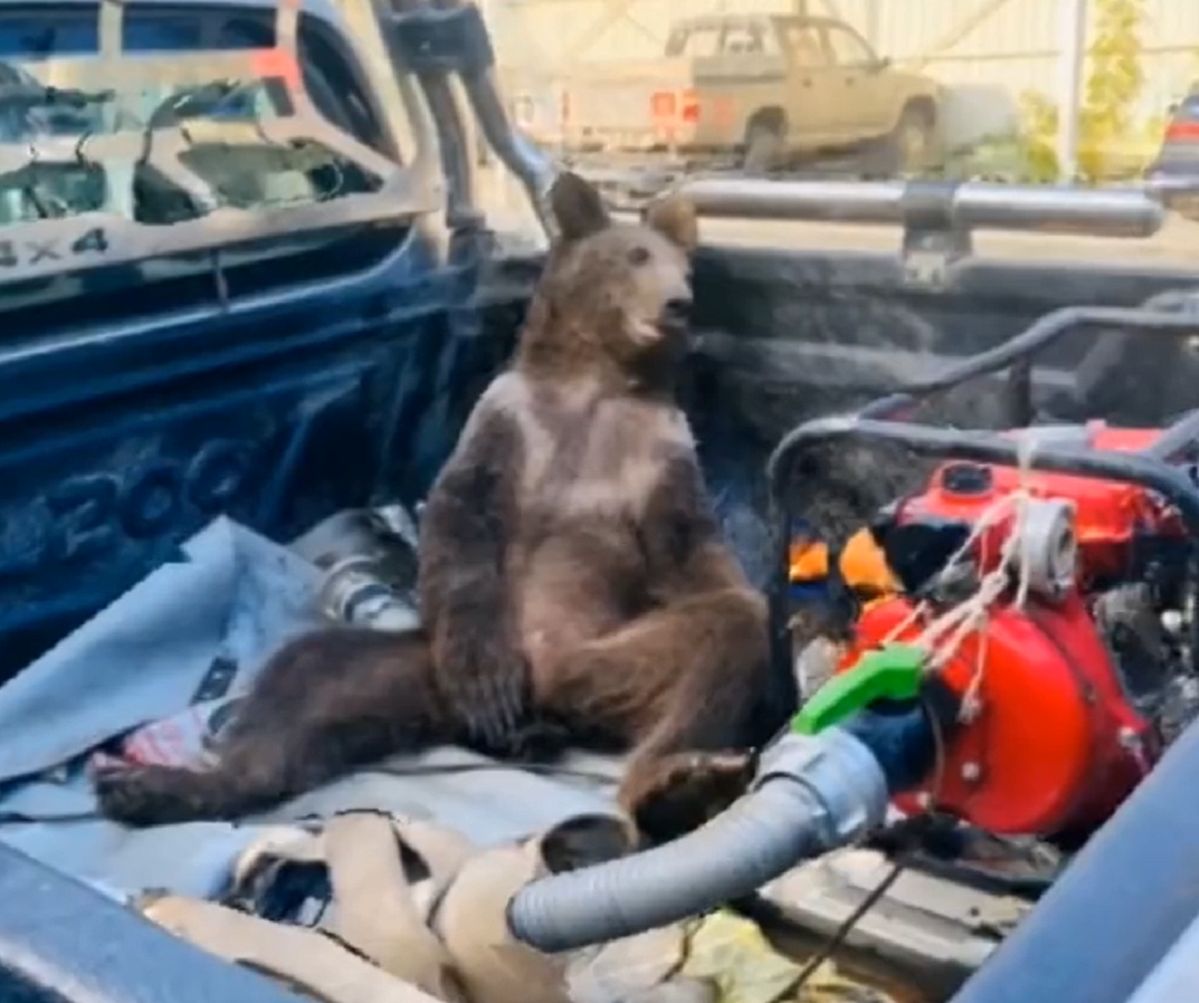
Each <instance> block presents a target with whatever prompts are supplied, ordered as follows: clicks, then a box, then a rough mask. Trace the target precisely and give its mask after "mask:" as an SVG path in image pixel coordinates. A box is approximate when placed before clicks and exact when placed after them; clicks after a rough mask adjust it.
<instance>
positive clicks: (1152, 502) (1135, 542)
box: [843, 424, 1195, 835]
mask: <svg viewBox="0 0 1199 1003" xmlns="http://www.w3.org/2000/svg"><path fill="white" fill-rule="evenodd" d="M1037 434H1038V435H1039V436H1063V437H1066V436H1068V437H1071V441H1072V444H1078V445H1082V444H1084V443H1085V444H1086V445H1087V446H1089V447H1090V448H1092V449H1096V450H1108V451H1112V450H1114V451H1119V450H1141V449H1144V448H1146V447H1147V446H1149V445H1150V444H1151V443H1152V442H1153V441H1154V440H1155V439H1156V438H1157V436H1158V434H1159V433H1157V432H1155V431H1146V430H1133V429H1115V428H1108V427H1107V426H1105V425H1103V424H1092V425H1088V426H1083V427H1077V426H1075V427H1070V428H1062V429H1038V430H1037ZM1079 440H1081V441H1079ZM1017 492H1020V498H1021V501H1020V504H1019V506H1017V504H1016V503H1015V501H1016V493H1017ZM1025 499H1027V500H1025ZM1013 534H1017V538H1016V539H1013V538H1012V537H1013ZM878 535H879V537H880V539H881V540H882V541H883V543H884V550H885V552H886V556H887V560H888V563H889V565H890V566H891V567H892V568H893V569H894V570H895V571H896V573H897V575H898V577H899V578H900V579H901V580H902V581H903V584H904V589H905V593H906V594H905V595H903V596H902V597H893V598H887V599H884V600H882V601H880V602H876V603H874V604H872V605H871V606H869V607H867V609H866V610H865V612H864V613H863V614H862V615H861V617H860V618H859V621H858V623H857V627H856V634H855V641H854V644H853V647H852V650H850V651H849V652H848V653H847V655H846V656H845V658H844V660H843V667H848V666H851V665H853V664H854V663H856V661H857V660H858V658H859V657H860V656H861V654H862V653H863V652H865V651H867V650H870V649H872V648H874V647H876V646H878V645H879V644H881V643H882V642H883V641H885V640H902V641H912V640H915V639H917V638H918V637H920V636H921V635H922V634H924V633H925V631H926V629H927V627H928V625H929V624H930V623H931V622H932V621H933V620H935V619H936V618H937V617H938V616H939V615H941V614H943V613H944V612H945V611H946V610H948V609H953V608H954V607H955V605H960V604H961V603H963V602H968V601H969V599H970V597H971V596H972V595H977V594H978V589H979V586H980V583H981V582H982V580H983V579H984V577H985V576H987V575H988V573H989V572H995V571H996V569H997V568H1000V565H1001V563H1002V562H1003V561H1004V560H1005V548H1006V558H1007V560H1008V562H1009V563H1008V564H1007V565H1004V568H1005V569H1008V568H1010V569H1012V573H1011V574H1010V576H1009V584H1008V586H1007V587H1006V588H1005V589H1004V591H1003V592H1002V593H1001V594H1000V595H999V598H998V599H996V600H995V601H993V602H991V603H990V604H989V605H988V606H987V608H986V613H985V619H983V620H982V621H981V622H980V623H978V624H977V625H976V626H975V627H974V628H972V629H970V630H969V631H968V632H965V633H964V634H963V635H962V636H959V637H957V638H955V639H954V641H953V644H952V650H950V649H948V648H944V647H941V648H940V649H938V647H937V645H938V644H940V645H945V644H949V643H950V642H949V641H947V640H946V639H945V638H941V639H940V641H937V640H936V639H934V641H933V644H934V647H933V651H934V652H937V653H938V654H940V655H941V656H943V659H944V664H943V666H942V669H941V672H942V677H943V679H944V680H945V681H946V682H947V683H948V684H949V686H950V688H951V689H952V690H954V691H955V692H956V693H958V694H959V695H961V696H966V695H967V694H971V695H972V699H971V700H969V701H968V703H969V705H970V706H971V707H973V708H974V713H973V715H970V714H967V715H966V719H965V720H964V721H963V723H962V726H961V727H960V728H959V729H957V730H956V731H955V732H954V733H953V734H952V736H951V737H950V738H949V740H948V743H947V746H946V750H945V756H944V762H943V769H942V770H941V771H940V776H939V777H933V778H929V781H928V787H926V788H925V789H924V790H923V791H917V792H913V793H912V794H911V795H910V796H905V797H904V799H903V800H902V802H901V804H900V806H901V807H902V808H904V809H906V810H909V811H910V810H914V809H915V808H916V807H917V806H918V805H920V804H921V803H926V802H925V801H924V799H926V798H934V797H935V800H936V802H937V804H938V805H939V806H940V807H942V808H943V809H945V810H948V811H951V812H953V813H955V814H958V815H960V816H961V817H963V818H966V819H968V820H969V821H971V822H972V823H974V824H976V825H978V826H980V827H982V828H985V829H988V830H990V831H992V832H996V833H1009V834H1015V833H1029V834H1041V835H1055V834H1062V833H1065V832H1074V831H1077V830H1080V829H1081V830H1085V829H1087V828H1089V827H1091V826H1092V825H1094V824H1095V823H1097V822H1099V821H1101V820H1102V819H1103V818H1104V817H1106V815H1107V814H1109V813H1110V812H1111V811H1112V810H1113V809H1114V808H1115V807H1116V806H1117V805H1118V804H1119V803H1120V801H1121V800H1122V799H1123V798H1124V797H1126V796H1127V794H1128V793H1129V792H1130V790H1131V789H1132V787H1133V786H1134V785H1135V784H1136V783H1137V782H1138V780H1139V779H1140V778H1141V777H1142V776H1143V775H1144V774H1145V772H1147V770H1148V769H1149V768H1150V766H1151V765H1152V763H1153V761H1154V759H1155V758H1156V756H1157V755H1158V754H1159V750H1160V748H1161V746H1162V743H1163V741H1164V740H1165V739H1166V738H1168V737H1169V735H1170V732H1171V728H1172V727H1174V726H1175V725H1176V724H1178V723H1179V722H1178V721H1176V719H1178V718H1180V717H1189V716H1190V714H1191V713H1192V712H1193V708H1192V705H1193V704H1194V703H1195V695H1194V693H1193V692H1191V690H1190V689H1188V686H1192V685H1193V684H1192V683H1191V682H1190V679H1191V677H1190V665H1191V654H1190V651H1189V631H1188V630H1186V629H1184V626H1185V620H1186V619H1187V617H1188V616H1189V609H1190V607H1191V603H1190V601H1189V584H1188V582H1189V578H1188V576H1187V567H1186V565H1187V557H1186V554H1187V548H1186V547H1185V546H1183V545H1182V540H1183V538H1184V535H1185V534H1184V530H1183V527H1182V525H1181V523H1180V520H1179V518H1178V516H1177V514H1176V512H1175V511H1173V510H1172V509H1171V508H1170V507H1169V506H1167V505H1165V504H1163V503H1162V502H1161V501H1160V500H1159V499H1158V498H1157V497H1155V496H1154V495H1153V494H1152V493H1151V492H1149V491H1146V490H1145V489H1143V488H1141V487H1137V486H1134V485H1126V484H1120V483H1113V482H1109V481H1102V480H1095V479H1091V478H1084V477H1077V476H1064V475H1055V474H1048V473H1041V472H1034V471H1028V472H1025V473H1023V474H1022V472H1021V471H1019V470H1017V469H1015V468H1012V467H998V466H983V465H976V464H964V463H949V464H945V465H943V466H941V467H940V468H939V469H937V470H936V471H935V472H934V474H933V476H932V479H931V483H929V484H928V485H927V488H926V489H925V490H924V491H923V493H921V494H919V495H917V496H915V497H911V498H908V499H906V500H904V501H902V502H900V503H898V504H896V505H895V506H894V508H893V510H892V512H891V513H890V516H889V519H888V520H887V524H886V525H885V526H883V527H882V528H881V529H880V531H879V533H878ZM1009 541H1010V542H1011V546H1008V544H1009ZM957 553H960V554H961V555H962V556H961V557H960V559H958V560H957V561H955V562H953V569H952V570H950V569H947V567H946V564H945V562H946V561H947V560H948V559H949V558H950V557H952V556H953V555H954V554H957ZM1013 554H1015V555H1016V560H1015V561H1014V562H1013V561H1012V556H1013ZM1021 580H1023V583H1024V586H1025V589H1026V592H1025V595H1024V602H1023V604H1022V605H1021V604H1020V603H1019V602H1018V601H1017V600H1018V593H1019V584H1020V582H1021ZM1184 666H1185V669H1184ZM975 696H976V697H977V699H973V697H975ZM1184 705H1185V706H1184ZM934 785H935V786H936V788H937V789H936V791H935V792H934V791H933V790H932V787H933V786H934Z"/></svg>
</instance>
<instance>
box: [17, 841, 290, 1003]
mask: <svg viewBox="0 0 1199 1003" xmlns="http://www.w3.org/2000/svg"><path fill="white" fill-rule="evenodd" d="M299 999H300V997H298V996H296V995H293V994H292V993H289V992H285V991H284V990H282V989H280V988H278V987H277V986H276V985H274V984H273V983H271V982H269V981H267V980H266V979H265V978H263V977H261V976H259V975H256V974H254V973H253V972H250V971H247V970H246V969H243V968H238V967H236V966H234V965H230V964H227V963H225V962H224V961H221V960H219V959H218V958H215V957H213V956H211V955H208V954H205V953H204V952H203V951H200V950H199V949H198V948H195V947H192V946H191V945H190V944H187V943H185V942H184V941H182V940H178V939H176V938H175V937H172V936H171V935H170V934H168V933H166V932H164V931H163V930H160V929H159V928H158V927H156V926H154V925H153V924H151V923H149V922H148V921H146V920H143V919H141V918H140V917H139V916H136V915H134V914H133V913H131V912H129V911H128V910H126V909H124V908H122V907H121V906H119V905H117V904H116V903H115V902H112V901H110V900H109V899H106V898H104V897H103V896H102V895H100V894H98V893H97V892H95V891H92V890H91V889H90V888H87V887H85V886H84V885H81V884H78V883H77V882H75V881H72V880H70V879H68V878H64V877H62V876H61V875H59V874H57V873H55V872H54V871H51V870H49V869H48V868H46V867H43V866H42V865H41V864H38V863H36V862H34V861H32V860H30V859H29V858H28V857H25V856H23V855H22V854H19V853H17V852H16V851H15V850H12V849H10V848H8V847H6V846H3V845H2V844H0V1000H3V1001H4V1003H235V1001H236V1003H297V1000H299Z"/></svg>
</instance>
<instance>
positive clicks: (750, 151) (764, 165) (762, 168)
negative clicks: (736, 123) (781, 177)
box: [741, 122, 783, 174]
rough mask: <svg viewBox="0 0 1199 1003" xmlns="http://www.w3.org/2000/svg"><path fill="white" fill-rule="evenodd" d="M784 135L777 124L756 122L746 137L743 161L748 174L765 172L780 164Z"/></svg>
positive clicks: (743, 167)
mask: <svg viewBox="0 0 1199 1003" xmlns="http://www.w3.org/2000/svg"><path fill="white" fill-rule="evenodd" d="M782 159H783V136H782V133H781V132H779V130H778V127H777V126H773V125H770V124H768V123H766V122H755V123H754V124H753V125H751V126H750V127H749V132H748V133H747V134H746V137H745V158H744V159H743V160H742V162H741V167H742V169H744V170H745V172H746V173H747V174H765V173H767V172H768V171H772V170H774V169H775V168H776V167H778V166H780V164H781V163H782Z"/></svg>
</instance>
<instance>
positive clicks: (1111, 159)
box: [1020, 0, 1145, 182]
mask: <svg viewBox="0 0 1199 1003" xmlns="http://www.w3.org/2000/svg"><path fill="white" fill-rule="evenodd" d="M1091 3H1092V5H1093V10H1094V20H1093V22H1092V23H1093V25H1094V40H1093V41H1092V42H1091V45H1090V48H1089V49H1088V50H1087V55H1088V57H1089V58H1088V60H1087V79H1086V81H1085V83H1084V87H1083V106H1082V108H1081V109H1080V110H1079V122H1078V134H1079V135H1078V161H1079V164H1078V166H1079V173H1080V174H1081V175H1082V178H1083V179H1084V180H1086V181H1091V182H1095V181H1100V180H1102V179H1104V178H1106V177H1110V176H1112V175H1113V174H1118V173H1122V172H1123V170H1125V169H1126V168H1127V167H1128V166H1129V165H1128V164H1127V163H1124V164H1122V163H1121V160H1122V159H1123V160H1125V161H1127V159H1128V151H1129V140H1130V139H1133V138H1134V137H1135V136H1136V135H1137V134H1138V129H1137V123H1136V122H1135V117H1136V106H1137V101H1138V99H1139V98H1140V96H1141V90H1142V88H1143V87H1144V85H1145V73H1144V70H1143V69H1142V67H1141V53H1142V50H1143V43H1142V39H1141V30H1142V28H1143V26H1144V22H1145V0H1091ZM1020 105H1021V121H1022V126H1023V128H1022V132H1023V136H1024V144H1025V156H1026V160H1027V162H1028V164H1029V168H1030V171H1031V173H1032V175H1033V176H1034V177H1035V178H1036V179H1037V180H1044V181H1049V180H1053V179H1054V178H1056V177H1057V176H1058V175H1059V173H1060V169H1059V166H1058V159H1057V130H1058V122H1059V121H1060V115H1059V109H1058V108H1057V106H1056V104H1055V103H1054V102H1053V101H1052V100H1051V99H1050V98H1049V97H1047V96H1046V95H1044V94H1040V93H1038V92H1035V91H1029V92H1026V93H1025V94H1023V95H1022V96H1021V100H1020ZM1138 166H1139V165H1138Z"/></svg>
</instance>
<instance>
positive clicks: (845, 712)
mask: <svg viewBox="0 0 1199 1003" xmlns="http://www.w3.org/2000/svg"><path fill="white" fill-rule="evenodd" d="M924 660H925V654H924V652H923V651H921V650H920V649H919V648H917V647H914V646H913V645H910V644H886V645H884V646H883V647H881V648H879V649H878V650H877V651H868V652H866V654H864V655H863V656H862V657H861V658H860V659H858V663H857V665H855V666H854V667H853V668H852V669H848V670H846V671H845V672H842V673H840V674H838V675H835V676H833V677H832V678H831V679H830V680H829V681H828V682H826V683H825V684H824V685H823V686H821V687H820V689H818V690H817V691H816V692H815V693H813V694H812V698H811V699H810V700H809V701H808V702H807V703H806V704H804V705H803V708H802V709H801V710H800V712H799V713H798V714H796V715H795V718H794V720H792V722H791V730H792V731H795V732H798V733H799V734H801V735H815V734H816V733H817V732H819V731H823V730H824V729H825V728H830V727H832V726H833V725H835V724H838V723H840V722H841V721H844V720H845V719H846V718H848V717H851V716H853V715H854V714H856V713H857V712H858V711H860V710H862V709H863V708H865V707H869V706H870V705H871V704H872V703H874V701H876V700H915V699H916V697H917V696H919V695H920V683H921V680H922V679H923V678H924Z"/></svg>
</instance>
